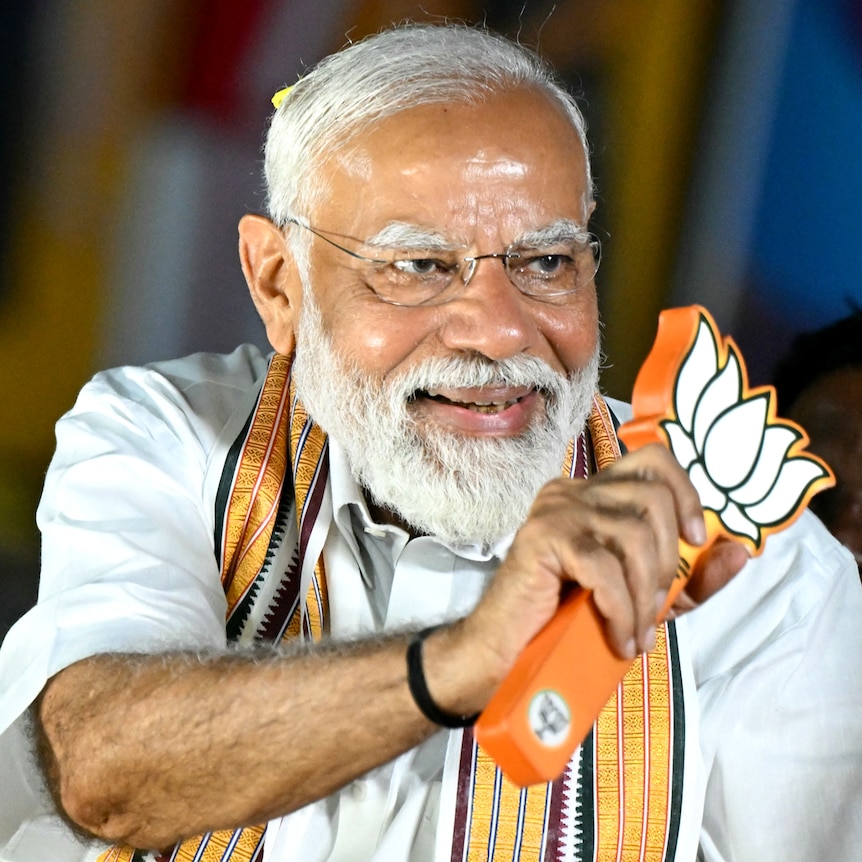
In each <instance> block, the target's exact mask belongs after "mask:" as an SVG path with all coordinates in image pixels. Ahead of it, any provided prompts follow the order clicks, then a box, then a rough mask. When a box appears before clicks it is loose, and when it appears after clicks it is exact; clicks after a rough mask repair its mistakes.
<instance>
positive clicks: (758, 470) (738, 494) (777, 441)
mask: <svg viewBox="0 0 862 862" xmlns="http://www.w3.org/2000/svg"><path fill="white" fill-rule="evenodd" d="M798 439H799V433H798V432H796V431H794V430H793V429H792V428H788V427H787V426H786V425H767V427H766V433H765V434H764V435H763V447H762V449H761V450H760V458H758V459H757V463H756V464H755V465H754V470H753V471H752V472H751V475H750V476H749V477H748V478H747V479H746V480H745V482H743V484H741V485H740V486H739V487H738V488H736V489H734V490H733V491H731V492H730V496H731V498H732V499H733V500H735V501H736V502H737V503H739V504H740V505H741V506H752V505H754V503H758V502H759V501H760V500H762V499H763V498H764V497H765V496H766V495H767V494H768V493H769V490H770V488H772V486H773V485H774V484H775V480H776V479H777V478H778V474H779V472H780V470H781V465H782V463H783V461H784V456H785V455H787V450H788V449H789V448H790V447H791V446H792V445H793V444H794V443H795V442H796V441H797V440H798Z"/></svg>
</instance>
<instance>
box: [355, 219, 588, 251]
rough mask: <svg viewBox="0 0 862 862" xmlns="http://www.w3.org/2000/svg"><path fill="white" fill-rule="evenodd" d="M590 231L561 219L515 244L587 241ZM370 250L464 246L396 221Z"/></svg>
mask: <svg viewBox="0 0 862 862" xmlns="http://www.w3.org/2000/svg"><path fill="white" fill-rule="evenodd" d="M588 236H589V232H588V231H587V229H586V228H585V227H584V226H583V225H581V224H578V222H576V221H574V220H572V219H568V218H560V219H557V220H556V221H553V222H551V224H549V225H546V226H545V227H540V228H535V229H534V230H528V231H525V232H524V233H522V234H521V235H520V236H519V237H518V238H517V239H516V240H515V241H514V242H513V243H512V244H511V245H512V246H519V247H521V248H547V247H549V246H555V245H561V244H564V243H567V242H573V241H575V240H585V239H586V238H587V237H588ZM364 245H365V246H366V247H368V248H370V249H380V250H381V251H383V250H387V251H391V250H398V251H401V250H405V251H410V250H417V251H460V250H462V249H464V248H465V245H464V244H463V243H454V242H452V241H451V240H449V239H447V238H446V237H445V236H444V235H443V234H442V233H441V232H440V231H438V230H435V229H433V228H427V227H423V226H422V225H417V224H411V223H409V222H402V221H393V222H390V223H389V224H388V225H386V226H385V227H384V228H383V229H382V230H380V231H378V232H377V233H376V234H374V235H373V236H370V237H368V239H366V240H365V242H364Z"/></svg>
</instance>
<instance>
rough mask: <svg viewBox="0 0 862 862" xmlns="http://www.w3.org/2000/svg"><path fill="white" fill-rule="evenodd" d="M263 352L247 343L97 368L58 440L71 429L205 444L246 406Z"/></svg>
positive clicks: (258, 378) (260, 374) (264, 359)
mask: <svg viewBox="0 0 862 862" xmlns="http://www.w3.org/2000/svg"><path fill="white" fill-rule="evenodd" d="M266 368H267V357H266V356H264V355H263V354H262V353H261V351H260V350H259V349H258V348H257V347H254V346H251V345H243V346H241V347H238V348H237V349H236V350H234V351H233V352H232V353H228V354H217V353H196V354H193V355H191V356H187V357H183V358H181V359H173V360H169V361H164V362H155V363H152V364H150V365H145V366H122V367H118V368H112V369H109V370H107V371H102V372H100V373H98V374H97V375H96V376H95V377H93V379H92V380H90V382H89V383H87V384H86V385H85V386H84V387H83V389H82V390H81V392H80V393H79V395H78V399H77V401H76V403H75V406H74V407H73V408H72V409H71V410H70V411H69V412H68V413H67V414H66V415H65V416H64V417H63V418H62V419H61V420H60V422H59V423H58V426H57V435H58V442H62V436H63V435H64V434H65V433H67V432H73V431H74V430H82V429H89V430H92V431H95V432H97V433H98V434H100V435H107V436H110V435H112V434H124V433H128V434H131V435H132V436H134V437H136V438H142V437H153V436H154V435H155V436H164V435H167V436H177V437H181V438H184V439H185V440H186V442H188V440H189V438H190V437H192V438H195V439H197V441H198V442H199V444H200V446H201V447H202V448H203V449H208V448H209V447H210V446H211V445H213V444H214V442H215V440H216V439H217V438H218V437H219V435H220V433H221V431H222V429H223V428H224V427H225V425H227V424H228V423H229V422H230V420H231V418H232V417H233V416H234V415H235V414H236V413H237V412H238V411H242V410H250V405H251V404H252V403H253V401H254V399H255V398H256V395H257V391H258V389H259V386H260V381H261V380H262V378H263V376H264V375H265V373H266Z"/></svg>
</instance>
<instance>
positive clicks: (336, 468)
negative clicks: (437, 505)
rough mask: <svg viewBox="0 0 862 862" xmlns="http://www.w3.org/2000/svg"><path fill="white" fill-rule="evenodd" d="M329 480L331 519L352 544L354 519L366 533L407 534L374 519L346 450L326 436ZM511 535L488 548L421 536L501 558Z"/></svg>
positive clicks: (481, 558) (459, 550)
mask: <svg viewBox="0 0 862 862" xmlns="http://www.w3.org/2000/svg"><path fill="white" fill-rule="evenodd" d="M329 480H330V488H331V491H332V513H333V520H334V521H335V524H336V526H337V527H338V529H339V531H340V532H341V534H342V535H343V536H344V537H345V538H346V539H347V540H348V541H349V542H350V543H351V544H352V545H353V544H355V543H356V541H357V540H358V538H359V537H357V536H354V535H353V531H354V523H356V524H359V525H361V528H362V529H364V530H365V531H366V532H367V533H368V534H369V535H372V536H374V535H377V536H380V535H385V534H387V533H394V534H395V535H398V536H402V537H403V536H406V535H407V534H406V532H405V531H404V530H402V529H401V528H400V527H396V526H393V525H391V524H381V523H379V522H378V521H376V520H375V519H374V518H373V517H372V516H371V513H370V512H369V510H368V502H367V501H366V499H365V494H364V493H363V491H362V488H361V486H360V485H359V483H358V482H357V481H356V478H355V477H354V475H353V472H352V470H351V469H350V462H349V461H348V459H347V454H346V452H345V451H344V449H343V448H342V447H341V445H340V444H339V443H338V441H337V440H333V439H332V437H330V438H329ZM513 538H514V536H511V535H510V536H504V537H503V538H502V539H499V540H498V541H497V542H495V543H494V544H493V545H491V546H490V547H489V548H485V547H483V546H482V545H481V544H480V543H478V542H468V543H465V544H459V545H450V544H449V543H448V542H442V541H440V540H439V539H436V538H435V537H433V536H427V537H424V538H423V540H424V541H431V542H434V543H435V544H438V545H442V546H443V547H444V548H447V549H448V550H449V551H451V552H452V553H453V554H455V555H456V556H458V557H461V558H462V559H465V560H473V561H477V562H487V561H489V560H494V559H496V560H502V559H503V558H504V557H505V556H506V553H507V551H508V550H509V546H510V545H511V544H512V539H513Z"/></svg>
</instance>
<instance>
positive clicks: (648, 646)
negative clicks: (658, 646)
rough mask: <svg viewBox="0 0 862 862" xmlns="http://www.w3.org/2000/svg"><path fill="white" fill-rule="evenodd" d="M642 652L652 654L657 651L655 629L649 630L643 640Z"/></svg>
mask: <svg viewBox="0 0 862 862" xmlns="http://www.w3.org/2000/svg"><path fill="white" fill-rule="evenodd" d="M641 645H642V647H643V649H642V652H652V651H653V650H654V649H655V629H654V628H649V629H647V630H646V631H645V632H644V634H643V637H642V638H641Z"/></svg>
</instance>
